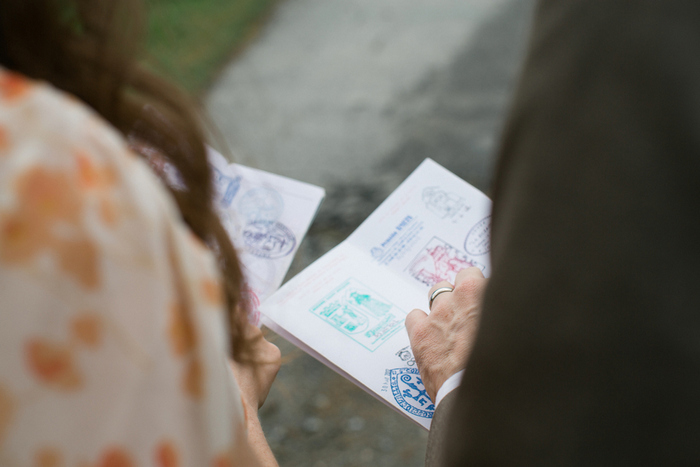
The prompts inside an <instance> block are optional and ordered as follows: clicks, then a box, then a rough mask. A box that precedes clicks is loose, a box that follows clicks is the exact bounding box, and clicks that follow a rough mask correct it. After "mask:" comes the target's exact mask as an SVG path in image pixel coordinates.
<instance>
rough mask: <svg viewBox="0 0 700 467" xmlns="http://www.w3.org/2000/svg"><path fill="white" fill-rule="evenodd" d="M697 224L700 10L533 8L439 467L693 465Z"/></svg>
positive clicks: (632, 5) (698, 452)
mask: <svg viewBox="0 0 700 467" xmlns="http://www.w3.org/2000/svg"><path fill="white" fill-rule="evenodd" d="M699 218H700V2H698V1H697V0H693V1H676V0H665V1H663V2H661V1H658V0H654V1H652V0H648V1H625V0H619V1H610V0H556V1H555V0H546V1H542V2H540V4H539V5H538V9H537V12H536V19H535V24H534V29H533V36H532V39H531V43H530V49H529V53H528V57H527V60H526V63H525V67H524V70H523V75H522V77H521V80H520V83H519V86H518V90H517V93H516V99H515V102H514V105H513V108H512V112H511V115H510V118H509V122H508V124H507V126H506V130H505V134H504V139H503V143H502V147H501V151H500V156H499V167H498V171H497V177H496V186H495V191H494V217H493V228H492V265H493V274H492V277H491V281H490V284H489V286H488V290H487V292H486V296H485V301H484V308H483V315H482V321H481V325H480V329H479V333H478V337H477V340H476V344H475V347H474V351H473V354H472V355H471V357H470V360H469V365H468V368H467V370H466V373H465V376H464V379H463V382H462V386H461V387H460V388H459V390H458V394H457V400H456V401H455V404H454V406H453V407H452V408H451V410H450V411H451V413H450V414H449V417H450V420H449V426H448V428H447V430H446V431H447V433H446V435H445V439H444V442H443V443H442V444H443V446H444V447H445V449H444V452H443V453H444V457H445V461H444V463H443V465H446V466H464V465H468V466H470V467H471V466H482V465H484V466H486V465H488V466H509V465H513V466H526V465H538V466H541V465H567V466H577V465H581V466H583V465H587V466H588V465H596V466H599V465H688V464H697V462H698V460H700V402H699V400H700V224H699ZM443 415H448V414H443ZM440 430H442V431H445V430H444V427H441V428H440Z"/></svg>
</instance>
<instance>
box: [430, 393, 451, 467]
mask: <svg viewBox="0 0 700 467" xmlns="http://www.w3.org/2000/svg"><path fill="white" fill-rule="evenodd" d="M456 399H457V389H454V390H452V391H451V392H449V393H448V394H447V395H446V396H445V397H443V399H442V401H441V402H440V404H439V405H438V406H437V409H436V410H435V413H434V414H433V420H432V422H431V424H430V433H429V434H428V449H427V450H426V453H425V467H440V466H441V465H443V463H444V461H445V460H444V452H445V443H446V441H447V437H448V434H449V428H448V423H449V419H450V417H449V416H450V413H451V412H452V410H453V408H454V403H455V401H456Z"/></svg>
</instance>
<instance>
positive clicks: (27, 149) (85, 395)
mask: <svg viewBox="0 0 700 467" xmlns="http://www.w3.org/2000/svg"><path fill="white" fill-rule="evenodd" d="M222 300H223V298H222V293H221V289H220V285H219V278H218V273H217V268H216V264H215V261H214V258H213V257H212V255H211V254H210V252H209V251H208V250H207V249H206V248H205V247H204V246H203V245H202V244H201V243H200V242H199V241H198V240H197V239H196V238H195V237H194V235H192V234H191V233H190V231H189V230H188V228H187V227H186V226H185V225H184V223H183V222H182V221H181V220H180V217H179V213H178V211H177V208H176V206H175V204H174V201H173V200H172V199H171V197H170V196H169V194H168V193H167V191H166V190H165V188H164V187H163V186H162V185H161V183H160V181H159V180H158V179H157V177H156V176H155V175H154V174H153V173H152V172H151V171H150V169H149V168H148V166H147V165H146V164H145V163H144V162H142V161H141V160H140V159H139V158H137V157H136V156H134V155H133V154H132V153H131V152H130V151H129V149H128V148H127V146H126V144H125V142H124V140H123V139H122V138H121V137H120V135H119V134H118V133H117V132H116V131H115V130H114V129H113V128H111V127H110V126H109V125H108V124H106V123H105V122H104V121H102V120H101V119H100V118H99V117H98V116H97V115H96V114H95V113H94V112H92V111H91V110H89V109H88V108H87V107H86V106H85V105H83V104H82V103H80V102H78V101H77V100H76V99H75V98H72V97H71V96H67V95H65V94H63V93H61V92H59V91H57V90H55V89H53V88H52V87H50V86H48V85H46V84H40V83H35V82H32V81H29V80H27V79H25V78H23V77H21V76H18V75H16V74H12V73H9V72H7V71H5V70H3V69H0V465H2V466H5V467H13V466H40V467H63V466H66V467H67V466H79V467H139V466H157V467H177V466H213V467H224V466H227V465H231V464H232V460H233V458H234V457H235V451H236V449H237V448H236V446H237V443H241V442H242V441H241V440H245V438H246V434H245V431H244V430H245V428H244V426H245V425H244V412H243V407H242V405H241V399H240V392H239V390H238V387H237V385H236V382H235V380H234V379H233V375H232V373H231V370H230V367H229V366H228V360H227V357H226V353H225V349H226V348H227V337H226V333H225V331H224V329H225V327H224V325H223V322H224V314H223V304H222ZM243 442H245V441H243ZM238 446H240V444H238Z"/></svg>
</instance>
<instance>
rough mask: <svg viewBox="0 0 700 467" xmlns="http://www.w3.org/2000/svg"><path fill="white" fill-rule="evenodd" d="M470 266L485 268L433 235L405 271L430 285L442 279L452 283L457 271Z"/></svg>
mask: <svg viewBox="0 0 700 467" xmlns="http://www.w3.org/2000/svg"><path fill="white" fill-rule="evenodd" d="M472 266H476V267H478V268H479V269H481V270H482V272H483V271H484V270H485V268H486V266H484V265H483V264H481V263H478V262H476V261H474V260H473V259H470V258H468V257H467V255H466V254H465V253H463V252H462V251H461V250H459V249H457V248H455V247H453V246H452V245H450V244H449V243H447V242H446V241H444V240H441V239H440V238H438V237H433V238H432V239H431V240H430V241H429V242H428V244H427V245H425V247H423V249H422V250H421V251H420V252H419V253H418V255H416V257H415V258H413V261H411V263H410V264H409V265H408V268H407V271H408V273H409V274H410V275H411V277H413V278H414V279H416V280H417V281H418V282H422V283H423V284H425V285H427V286H428V287H432V286H434V285H435V284H437V283H438V282H442V281H448V282H450V283H452V284H454V281H455V277H456V276H457V273H458V272H459V271H461V270H462V269H466V268H469V267H472Z"/></svg>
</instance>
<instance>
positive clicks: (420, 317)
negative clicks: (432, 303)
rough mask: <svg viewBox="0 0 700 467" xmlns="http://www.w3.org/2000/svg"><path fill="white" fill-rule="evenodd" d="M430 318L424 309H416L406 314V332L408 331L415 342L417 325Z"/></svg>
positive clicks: (411, 339)
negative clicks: (414, 335) (414, 336)
mask: <svg viewBox="0 0 700 467" xmlns="http://www.w3.org/2000/svg"><path fill="white" fill-rule="evenodd" d="M426 319H428V315H427V314H426V313H425V311H423V310H418V309H415V310H413V311H412V312H410V313H409V314H408V316H406V332H408V338H409V340H410V341H411V342H413V334H414V333H415V329H416V326H419V325H420V323H421V322H422V321H424V320H426Z"/></svg>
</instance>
